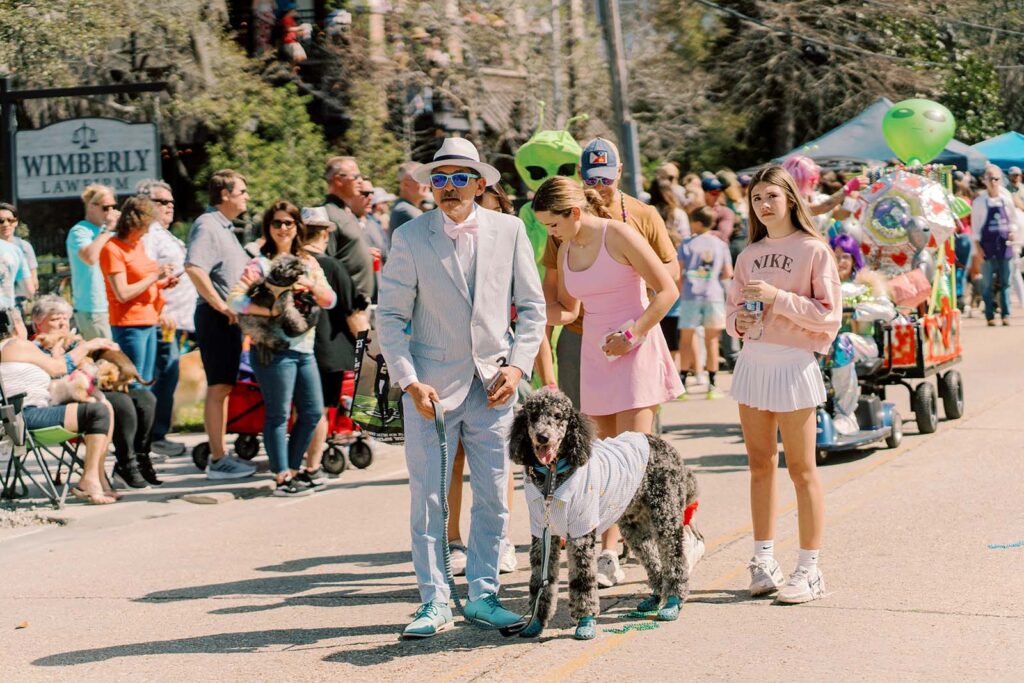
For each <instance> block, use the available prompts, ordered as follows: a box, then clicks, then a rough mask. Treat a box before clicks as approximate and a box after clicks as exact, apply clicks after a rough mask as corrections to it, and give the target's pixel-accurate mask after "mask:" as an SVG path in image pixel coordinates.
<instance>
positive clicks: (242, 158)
mask: <svg viewBox="0 0 1024 683" xmlns="http://www.w3.org/2000/svg"><path fill="white" fill-rule="evenodd" d="M308 102H309V98H308V97H303V96H300V95H299V94H298V93H297V91H296V89H295V86H293V85H288V86H285V87H283V88H269V87H266V86H262V85H260V86H258V87H256V88H254V92H250V93H248V94H247V96H245V97H240V98H238V99H235V100H233V101H231V103H230V105H229V106H228V107H227V108H226V109H225V110H224V111H223V112H222V113H221V114H220V116H219V118H218V120H216V121H215V122H213V123H214V125H215V126H216V128H217V130H218V134H217V138H216V140H215V141H214V142H213V143H212V144H210V145H209V146H208V147H207V153H208V155H209V159H208V160H207V163H206V164H205V165H204V167H203V170H202V171H201V172H200V174H199V177H198V178H197V181H198V182H200V183H204V184H205V181H206V180H207V179H208V178H209V177H210V175H211V174H212V173H213V172H214V171H216V170H217V169H221V168H233V169H235V170H236V171H238V172H239V173H241V174H242V175H244V176H245V177H246V179H247V180H248V187H249V194H250V195H251V199H252V209H253V210H254V211H255V212H258V211H262V210H263V209H265V208H266V207H267V206H269V205H270V204H271V203H273V202H274V201H276V200H278V199H285V200H287V201H290V202H292V203H293V204H295V205H297V206H308V205H311V204H319V203H320V199H321V198H322V195H323V191H324V183H323V178H322V173H323V162H324V160H325V159H326V158H327V146H326V144H325V142H324V138H323V133H322V131H321V130H320V128H319V126H317V125H316V124H314V123H313V122H311V121H310V119H309V114H308V113H307V112H306V105H307V104H308ZM200 196H201V197H202V196H205V194H203V193H200ZM201 201H202V200H201Z"/></svg>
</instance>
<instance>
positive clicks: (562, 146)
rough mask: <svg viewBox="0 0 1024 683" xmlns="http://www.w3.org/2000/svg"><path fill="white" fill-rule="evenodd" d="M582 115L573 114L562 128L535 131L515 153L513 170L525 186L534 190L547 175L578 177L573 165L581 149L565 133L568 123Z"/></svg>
mask: <svg viewBox="0 0 1024 683" xmlns="http://www.w3.org/2000/svg"><path fill="white" fill-rule="evenodd" d="M587 118H589V117H588V116H587V115H586V114H580V115H579V116H574V117H573V118H571V119H569V120H568V121H566V123H565V130H540V129H539V128H538V130H537V131H536V132H535V133H534V134H533V136H532V137H531V138H530V139H529V140H527V141H526V143H525V144H524V145H523V146H522V147H520V148H519V150H518V151H517V152H516V170H517V171H519V177H520V178H522V179H523V182H524V183H526V186H527V187H528V188H530V189H531V190H534V191H536V189H537V188H538V187H540V186H541V185H543V184H544V181H545V180H547V179H548V178H553V177H554V176H556V175H561V176H565V177H566V178H575V179H576V180H579V179H580V177H579V174H578V173H577V172H576V166H577V164H579V162H580V154H582V153H583V149H582V148H581V147H580V143H578V142H576V140H575V139H573V137H572V135H571V134H570V133H569V130H568V129H569V126H571V125H572V124H573V123H575V122H576V121H585V120H586V119H587ZM540 120H541V121H543V120H544V103H543V102H541V103H540Z"/></svg>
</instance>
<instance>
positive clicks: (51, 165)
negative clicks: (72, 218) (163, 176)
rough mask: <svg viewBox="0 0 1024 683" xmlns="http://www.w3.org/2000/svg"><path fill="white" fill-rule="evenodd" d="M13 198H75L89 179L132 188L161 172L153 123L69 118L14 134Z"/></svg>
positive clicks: (119, 189) (127, 190)
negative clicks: (14, 169)
mask: <svg viewBox="0 0 1024 683" xmlns="http://www.w3.org/2000/svg"><path fill="white" fill-rule="evenodd" d="M14 144H15V152H16V173H17V177H18V181H17V193H18V199H20V200H22V201H25V200H31V199H62V198H68V197H78V196H79V195H80V194H81V193H82V190H83V189H84V188H85V187H86V186H87V185H90V184H92V183H101V184H103V185H109V186H110V187H113V188H114V191H115V192H116V193H117V194H128V193H131V192H134V190H135V184H136V183H137V182H139V181H140V180H145V179H147V178H159V177H160V138H159V134H158V133H157V129H156V125H155V124H152V123H126V122H124V121H118V120H117V119H103V118H88V119H72V120H70V121H61V122H60V123H54V124H52V125H49V126H47V127H46V128H40V129H38V130H21V131H18V132H17V134H16V135H15V143H14Z"/></svg>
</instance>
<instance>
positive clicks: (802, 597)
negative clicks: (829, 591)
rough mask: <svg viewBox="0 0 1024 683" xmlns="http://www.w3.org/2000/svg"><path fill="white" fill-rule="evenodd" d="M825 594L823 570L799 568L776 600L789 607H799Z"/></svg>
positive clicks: (790, 576)
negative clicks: (798, 605)
mask: <svg viewBox="0 0 1024 683" xmlns="http://www.w3.org/2000/svg"><path fill="white" fill-rule="evenodd" d="M824 594H825V577H823V576H822V575H821V570H820V569H818V568H817V567H813V568H811V569H808V568H807V567H797V568H796V571H795V572H793V573H792V574H790V575H789V580H788V581H786V585H785V586H784V587H783V589H782V590H780V591H779V594H778V595H777V596H776V597H775V599H776V600H777V601H778V602H783V603H786V604H787V605H797V604H799V603H801V602H810V601H811V600H817V599H818V598H820V597H821V596H823V595H824Z"/></svg>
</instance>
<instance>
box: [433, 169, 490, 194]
mask: <svg viewBox="0 0 1024 683" xmlns="http://www.w3.org/2000/svg"><path fill="white" fill-rule="evenodd" d="M479 178H480V176H478V175H477V174H475V173H432V174H431V175H430V184H431V185H432V186H433V187H434V189H435V190H443V189H444V188H446V187H447V186H448V181H449V180H450V181H451V183H452V185H453V186H454V187H457V188H459V189H462V188H463V187H465V186H466V185H469V181H470V180H479Z"/></svg>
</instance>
